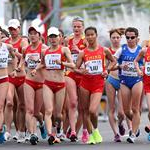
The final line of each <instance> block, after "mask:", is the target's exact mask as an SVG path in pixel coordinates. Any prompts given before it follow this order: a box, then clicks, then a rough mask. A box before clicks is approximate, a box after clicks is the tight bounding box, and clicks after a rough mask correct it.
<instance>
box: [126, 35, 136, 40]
mask: <svg viewBox="0 0 150 150" xmlns="http://www.w3.org/2000/svg"><path fill="white" fill-rule="evenodd" d="M135 38H136V36H126V39H127V40H129V39H131V40H133V39H135Z"/></svg>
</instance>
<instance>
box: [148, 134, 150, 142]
mask: <svg viewBox="0 0 150 150" xmlns="http://www.w3.org/2000/svg"><path fill="white" fill-rule="evenodd" d="M147 139H148V141H150V133H148V136H147Z"/></svg>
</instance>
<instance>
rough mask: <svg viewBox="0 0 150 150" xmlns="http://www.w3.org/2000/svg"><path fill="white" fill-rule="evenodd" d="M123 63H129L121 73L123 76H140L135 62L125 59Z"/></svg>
mask: <svg viewBox="0 0 150 150" xmlns="http://www.w3.org/2000/svg"><path fill="white" fill-rule="evenodd" d="M122 64H123V65H127V67H126V68H124V69H122V72H121V74H122V75H123V76H131V77H137V76H138V73H137V70H136V68H135V66H134V63H133V62H127V61H123V62H122Z"/></svg>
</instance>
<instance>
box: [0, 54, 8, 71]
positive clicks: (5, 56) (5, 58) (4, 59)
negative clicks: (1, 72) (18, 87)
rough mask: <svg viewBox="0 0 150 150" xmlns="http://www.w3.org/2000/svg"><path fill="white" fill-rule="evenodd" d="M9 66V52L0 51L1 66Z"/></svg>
mask: <svg viewBox="0 0 150 150" xmlns="http://www.w3.org/2000/svg"><path fill="white" fill-rule="evenodd" d="M7 66H8V53H6V52H0V68H7Z"/></svg>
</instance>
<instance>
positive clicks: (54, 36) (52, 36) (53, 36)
mask: <svg viewBox="0 0 150 150" xmlns="http://www.w3.org/2000/svg"><path fill="white" fill-rule="evenodd" d="M56 37H58V35H55V34H51V35H49V38H56Z"/></svg>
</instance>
